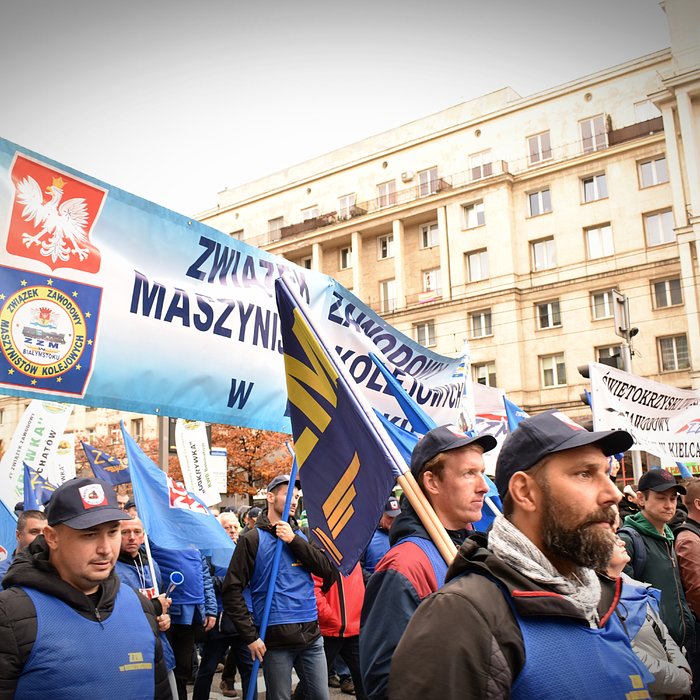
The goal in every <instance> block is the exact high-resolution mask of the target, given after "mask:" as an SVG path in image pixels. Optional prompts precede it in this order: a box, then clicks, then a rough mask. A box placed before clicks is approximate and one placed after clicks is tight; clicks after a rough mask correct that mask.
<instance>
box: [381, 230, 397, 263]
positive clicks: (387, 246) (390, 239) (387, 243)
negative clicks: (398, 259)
mask: <svg viewBox="0 0 700 700" xmlns="http://www.w3.org/2000/svg"><path fill="white" fill-rule="evenodd" d="M377 256H378V257H379V259H380V260H386V259H387V258H393V257H394V234H393V233H390V234H389V235H387V236H379V238H377Z"/></svg>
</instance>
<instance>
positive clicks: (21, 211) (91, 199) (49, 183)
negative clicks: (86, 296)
mask: <svg viewBox="0 0 700 700" xmlns="http://www.w3.org/2000/svg"><path fill="white" fill-rule="evenodd" d="M10 175H11V177H12V182H13V184H14V187H15V196H14V201H13V203H12V213H11V215H10V226H9V230H8V234H7V252H8V253H11V254H12V255H18V256H20V257H22V258H30V259H31V260H37V261H39V262H43V263H45V264H46V265H48V266H49V267H50V268H51V270H55V269H57V268H61V267H70V268H73V269H75V270H82V271H83V272H89V273H95V272H97V271H98V270H99V269H100V262H101V256H100V251H99V250H98V249H97V248H96V247H95V245H93V243H92V241H91V240H90V233H91V231H92V228H93V226H94V225H95V222H96V221H97V217H98V216H99V214H100V210H101V209H102V205H103V203H104V200H105V197H106V195H107V191H106V190H104V189H102V188H101V187H97V186H96V185H93V184H91V183H89V182H85V181H84V180H80V179H78V178H76V177H74V176H72V175H69V174H68V173H65V172H62V171H60V170H57V169H56V168H52V167H49V166H48V165H45V164H44V163H40V162H39V161H36V160H33V159H31V158H29V157H28V156H25V155H23V154H20V153H18V154H17V155H16V156H15V160H14V162H13V164H12V168H11V170H10Z"/></svg>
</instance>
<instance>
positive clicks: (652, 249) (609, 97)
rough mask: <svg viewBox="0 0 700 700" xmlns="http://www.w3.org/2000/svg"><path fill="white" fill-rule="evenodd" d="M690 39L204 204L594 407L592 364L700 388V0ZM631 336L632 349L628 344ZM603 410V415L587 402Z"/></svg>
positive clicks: (424, 339)
mask: <svg viewBox="0 0 700 700" xmlns="http://www.w3.org/2000/svg"><path fill="white" fill-rule="evenodd" d="M662 5H663V6H664V9H665V11H666V13H667V17H668V21H669V27H670V35H671V40H672V41H671V43H672V46H671V48H669V49H667V50H664V51H660V52H657V53H654V54H650V55H647V56H643V57H640V58H639V59H637V60H634V61H630V62H628V63H625V64H623V65H618V66H614V67H612V68H609V69H607V70H604V71H601V72H599V73H596V74H593V75H588V76H585V77H582V78H580V79H578V80H575V81H572V82H570V83H567V84H566V85H561V86H558V87H554V88H552V89H550V90H547V91H545V92H542V93H539V94H536V95H532V96H529V97H521V96H519V95H518V94H516V93H515V91H514V90H512V89H511V88H504V89H502V90H498V91H496V92H493V93H491V94H488V95H485V96H483V97H480V98H477V99H474V100H471V101H469V102H466V103H464V104H460V105H456V106H454V107H452V108H450V109H447V110H444V111H442V112H439V113H437V114H433V115H430V116H428V117H425V118H424V119H420V120H418V121H415V122H412V123H409V124H406V125H403V126H399V127H397V128H396V129H393V130H391V131H389V132H386V133H383V134H379V135H377V136H374V137H371V138H368V139H366V140H364V141H361V142H358V143H354V144H351V145H348V146H347V147H344V148H341V149H339V150H337V151H334V152H332V153H328V154H326V155H323V156H320V157H318V158H314V159H313V160H310V161H307V162H304V163H301V164H298V165H294V166H291V167H289V168H288V169H286V170H284V171H281V172H278V173H274V174H271V175H269V176H268V177H265V178H263V179H260V180H257V181H255V182H251V183H249V184H246V185H242V186H240V187H236V188H233V189H228V190H225V191H223V192H221V193H219V195H218V204H217V206H216V207H215V208H213V209H211V210H209V211H206V212H203V213H202V214H201V215H200V216H199V217H198V218H199V219H200V220H201V221H203V222H204V223H206V224H208V225H211V226H212V227H214V228H216V229H219V230H221V231H223V232H225V233H227V234H229V235H231V236H233V237H235V238H237V239H239V240H243V241H246V242H248V243H250V244H252V245H256V246H259V247H261V248H264V249H265V250H267V251H269V252H271V253H275V254H279V255H282V256H284V257H285V258H287V259H289V260H290V261H292V262H295V263H297V264H300V265H302V266H306V267H308V268H311V269H314V270H319V271H321V272H324V273H326V274H328V275H330V276H332V277H334V278H335V279H337V280H338V281H339V282H340V283H341V284H343V285H344V286H346V287H347V288H348V289H351V290H352V291H353V293H354V294H355V295H356V296H358V297H359V298H361V299H362V300H363V301H364V302H365V303H367V304H368V305H370V306H371V307H372V308H374V309H375V310H377V311H378V312H379V313H380V314H381V315H382V316H383V317H384V318H385V319H386V320H387V321H388V322H389V323H390V324H392V325H393V326H394V327H396V328H398V329H399V330H401V331H403V332H405V333H406V334H407V335H409V336H411V337H413V338H414V339H415V340H417V341H418V342H420V343H421V344H423V345H425V346H427V347H430V348H432V349H434V350H435V351H437V352H439V353H443V354H446V355H452V356H454V355H456V354H457V353H460V352H461V351H462V349H463V343H464V340H465V339H467V340H468V341H469V343H470V349H471V356H472V372H473V378H474V379H475V381H480V382H482V383H486V384H490V385H493V386H498V387H500V388H502V389H503V390H505V392H506V393H507V395H508V396H509V397H510V398H511V399H512V400H513V401H515V402H516V403H517V404H519V405H521V406H522V407H523V408H525V410H527V411H530V412H536V411H540V410H544V409H547V408H554V407H556V408H561V409H564V410H566V411H568V412H569V413H571V414H572V415H580V416H585V415H586V413H587V411H588V409H587V408H586V407H585V406H583V405H582V403H581V401H580V398H579V395H580V393H581V392H582V391H583V389H584V388H585V387H586V386H587V382H586V380H585V379H583V377H581V376H580V375H579V373H578V371H577V367H578V366H579V365H583V364H586V363H588V362H589V361H591V360H600V359H602V358H607V357H609V356H611V355H615V354H620V353H621V350H622V348H621V343H622V339H621V338H620V337H619V336H618V335H616V333H615V324H614V321H613V310H614V306H615V303H616V302H615V300H614V296H613V290H616V291H617V292H619V293H620V294H622V295H623V296H624V297H626V298H627V299H628V304H629V315H630V319H631V323H632V326H634V327H635V328H636V329H638V333H637V334H636V335H635V337H634V338H632V350H633V355H632V365H631V367H632V370H633V371H634V372H635V373H636V374H640V375H643V376H645V377H648V378H650V379H653V380H655V381H659V382H662V383H665V384H671V385H674V386H678V387H686V388H689V387H695V388H700V331H699V326H698V284H697V282H698V260H697V246H698V242H699V241H700V193H699V189H698V188H699V187H700V166H699V164H698V153H700V55H699V52H700V46H699V45H698V41H699V40H698V32H697V27H698V26H700V4H698V3H697V2H693V1H692V0H666V2H665V3H662ZM623 354H624V353H623ZM588 415H590V414H588Z"/></svg>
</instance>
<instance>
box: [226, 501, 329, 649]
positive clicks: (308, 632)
mask: <svg viewBox="0 0 700 700" xmlns="http://www.w3.org/2000/svg"><path fill="white" fill-rule="evenodd" d="M289 524H290V525H291V526H292V529H293V530H294V531H295V532H298V531H299V525H298V524H297V522H296V520H294V518H290V519H289ZM259 529H261V530H265V531H266V532H269V533H270V534H271V535H273V537H276V535H275V528H274V527H273V526H272V525H271V524H270V521H269V519H268V517H267V511H263V512H262V513H261V514H260V516H259V517H258V520H257V522H256V524H255V527H254V528H253V529H252V530H249V531H248V532H245V533H243V534H242V535H241V536H240V537H239V538H238V542H237V543H236V549H234V550H233V556H232V557H231V563H230V564H229V567H228V573H227V574H226V578H225V579H224V587H223V591H222V594H221V600H222V603H223V606H224V615H226V616H227V617H229V618H230V620H231V621H232V622H233V624H234V625H235V628H236V630H237V632H238V634H239V635H240V636H241V637H242V638H243V641H244V642H245V643H246V644H252V643H253V642H254V641H255V640H256V639H257V638H258V637H259V634H258V629H257V627H256V626H255V622H254V620H253V616H252V615H251V613H250V611H249V610H248V606H247V605H246V603H245V600H244V599H243V590H244V589H245V588H246V586H248V583H249V582H250V580H251V578H252V576H253V569H254V568H255V557H256V555H257V553H258V545H259V542H260V541H259V539H258V538H259V535H258V531H259ZM287 546H288V547H289V548H290V549H291V550H292V552H293V554H294V556H295V557H297V558H298V559H299V561H301V563H302V564H303V566H304V568H305V569H306V570H307V571H308V572H309V575H311V574H316V576H318V577H319V578H322V579H324V581H327V580H331V579H332V577H333V575H334V574H335V571H336V569H335V567H334V566H333V564H331V562H330V560H329V559H328V557H327V556H326V555H325V553H324V552H323V550H322V549H321V548H320V547H317V546H316V545H315V544H313V543H311V542H308V541H307V540H305V539H304V538H303V537H302V536H301V535H299V534H297V535H296V536H295V537H294V539H293V540H292V541H291V542H290V543H289V544H288V545H287ZM225 627H226V625H225V623H224V622H223V621H222V629H223V628H225ZM320 634H321V631H320V628H319V626H318V620H314V621H313V622H303V623H296V624H289V625H271V626H270V627H268V629H267V634H266V635H265V646H267V647H269V648H270V649H280V648H289V647H292V648H293V647H305V646H307V645H308V644H310V643H311V642H313V641H314V640H315V639H316V638H318V637H319V636H320Z"/></svg>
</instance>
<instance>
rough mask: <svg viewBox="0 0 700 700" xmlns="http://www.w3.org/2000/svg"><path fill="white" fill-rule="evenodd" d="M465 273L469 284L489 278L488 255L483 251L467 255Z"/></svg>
mask: <svg viewBox="0 0 700 700" xmlns="http://www.w3.org/2000/svg"><path fill="white" fill-rule="evenodd" d="M467 271H468V273H469V281H470V282H480V281H481V280H485V279H488V276H489V255H488V253H487V252H486V251H485V250H475V251H474V252H472V253H467Z"/></svg>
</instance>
